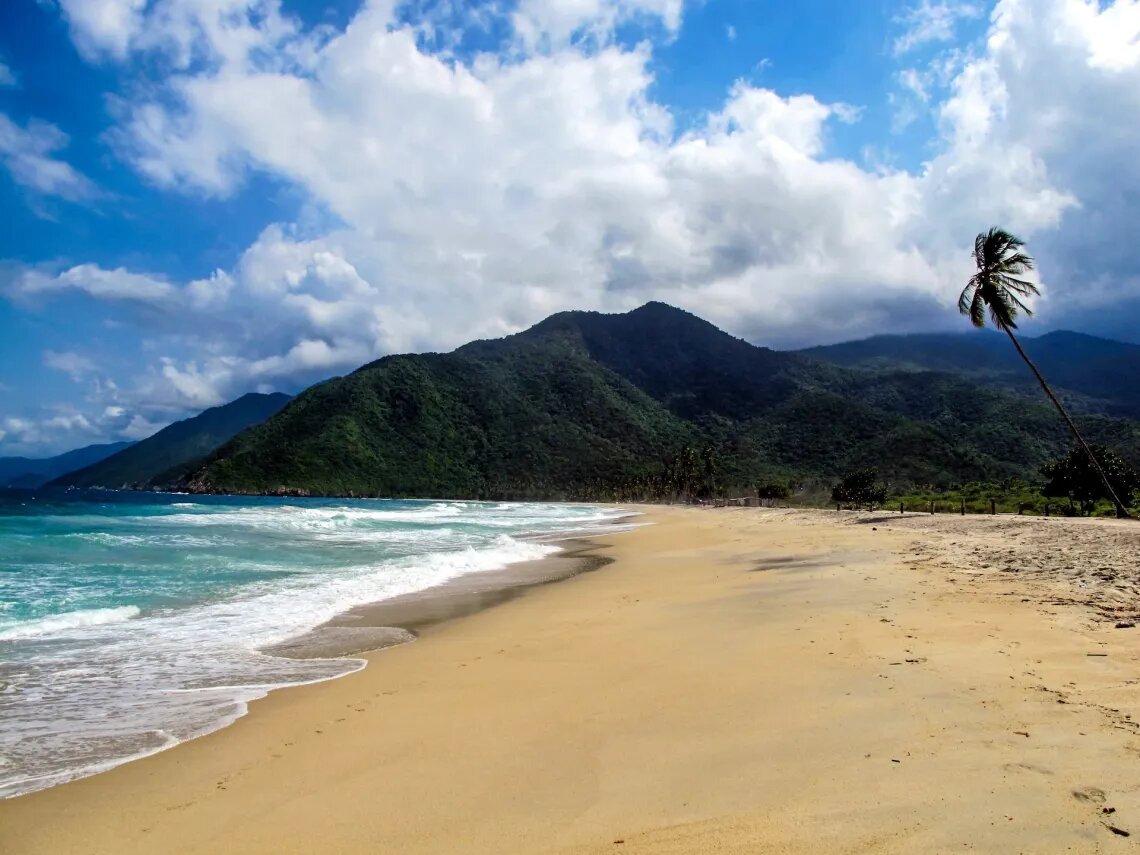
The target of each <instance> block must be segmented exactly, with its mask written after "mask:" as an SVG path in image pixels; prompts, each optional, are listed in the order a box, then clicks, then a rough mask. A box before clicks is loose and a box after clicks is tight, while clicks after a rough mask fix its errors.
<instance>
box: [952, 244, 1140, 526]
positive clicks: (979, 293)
mask: <svg viewBox="0 0 1140 855" xmlns="http://www.w3.org/2000/svg"><path fill="white" fill-rule="evenodd" d="M1024 246H1025V242H1024V241H1022V240H1019V239H1018V238H1016V237H1014V236H1013V235H1011V234H1010V233H1009V232H1007V231H1005V230H1003V229H999V228H997V227H994V228H991V229H990V230H989V231H988V232H982V233H981V234H980V235H978V237H977V238H976V239H975V240H974V263H975V264H976V265H977V267H978V272H977V273H975V274H974V275H973V276H972V277H971V278H970V281H969V282H968V283H966V287H965V288H964V289H963V290H962V296H961V297H959V298H958V311H960V312H961V313H962V314H963V315H969V316H970V321H971V323H973V325H974V326H976V327H984V326H985V325H986V311H987V310H988V311H989V315H990V319H991V320H992V321H993V324H994V326H995V327H997V328H998V329H999V330H1001V331H1002V332H1004V333H1005V334H1006V335H1007V336H1009V340H1010V341H1012V342H1013V346H1014V347H1015V348H1017V352H1018V354H1019V355H1020V356H1021V358H1022V359H1024V360H1025V364H1026V365H1028V366H1029V370H1030V371H1032V372H1033V376H1034V377H1036V378H1037V382H1038V383H1040V384H1041V388H1042V389H1044V390H1045V394H1046V395H1048V396H1049V400H1050V401H1052V402H1053V406H1054V407H1056V408H1057V412H1059V413H1060V414H1061V418H1063V419H1064V420H1065V424H1067V425H1068V426H1069V430H1071V431H1072V432H1073V437H1074V438H1075V439H1076V440H1077V444H1078V445H1079V446H1080V447H1081V449H1082V450H1083V451H1084V453H1085V455H1086V456H1087V457H1088V459H1089V463H1090V464H1091V465H1092V467H1093V469H1094V470H1096V473H1097V475H1099V476H1100V479H1101V480H1102V481H1103V482H1104V487H1105V489H1106V490H1107V491H1108V495H1109V496H1110V497H1111V498H1112V504H1113V505H1115V506H1116V515H1117V516H1118V517H1121V518H1124V517H1127V516H1128V511H1127V510H1126V509H1125V507H1124V504H1123V503H1122V502H1121V501H1120V499H1119V498H1117V495H1116V491H1115V490H1113V489H1112V484H1111V483H1110V482H1109V480H1108V476H1106V475H1105V474H1104V470H1103V469H1102V468H1101V465H1100V462H1099V461H1098V460H1097V459H1096V456H1095V455H1094V454H1093V453H1092V450H1091V449H1090V448H1089V446H1088V443H1086V442H1085V440H1084V437H1082V436H1081V433H1080V431H1078V430H1077V426H1076V425H1075V424H1074V423H1073V420H1072V418H1070V417H1069V414H1068V413H1067V412H1065V408H1064V407H1063V406H1061V402H1060V401H1059V400H1057V396H1056V395H1054V394H1053V390H1052V389H1050V388H1049V384H1048V383H1046V382H1045V378H1044V377H1043V376H1041V372H1040V371H1039V370H1038V368H1037V366H1036V365H1034V364H1033V360H1032V359H1030V358H1029V356H1028V355H1027V354H1026V353H1025V351H1024V350H1023V349H1022V347H1021V342H1019V341H1018V340H1017V336H1015V335H1014V334H1013V331H1014V330H1015V329H1017V315H1018V312H1024V313H1025V314H1026V315H1032V314H1033V311H1032V310H1031V309H1030V308H1029V306H1027V305H1026V304H1025V301H1026V300H1028V299H1029V298H1031V297H1035V296H1037V294H1038V293H1040V292H1039V291H1038V290H1037V286H1036V285H1034V284H1033V283H1032V282H1030V281H1029V280H1027V279H1023V278H1022V276H1023V275H1024V274H1025V273H1026V272H1027V271H1029V270H1032V269H1033V259H1032V258H1031V257H1029V256H1028V255H1026V254H1025V253H1024V252H1022V251H1021V250H1022V247H1024Z"/></svg>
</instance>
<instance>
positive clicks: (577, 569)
mask: <svg viewBox="0 0 1140 855" xmlns="http://www.w3.org/2000/svg"><path fill="white" fill-rule="evenodd" d="M637 516H638V514H636V513H628V514H623V515H621V516H617V517H613V518H611V519H607V520H605V521H604V523H603V524H600V525H599V524H598V523H595V524H593V527H589V526H587V527H585V528H576V529H570V530H567V531H565V532H557V533H553V534H552V533H534V534H530V535H526V534H524V535H515V537H517V538H519V539H521V540H524V541H532V542H539V543H543V544H545V545H549V546H552V547H555V548H557V549H558V550H559V551H558V552H554V553H551V554H548V555H545V556H542V557H541V558H535V559H530V560H524V561H513V562H511V563H508V564H505V565H503V566H501V567H498V568H496V569H494V570H485V571H471V572H467V573H464V574H462V575H460V576H457V577H455V578H453V579H449V580H447V581H445V582H442V583H439V584H435V585H432V586H430V587H428V588H424V589H421V590H418V591H413V592H410V593H407V594H400V595H397V596H395V597H392V598H390V599H387V600H379V601H373V602H364V603H360V604H357V605H356V606H353V607H351V608H349V609H347V610H346V611H343V612H341V613H339V614H337V615H335V616H334V617H333V618H332V619H330V620H328V621H325V622H324V623H322V624H319V625H317V626H315V627H313V628H312V629H310V630H308V631H307V632H304V633H301V634H300V635H297V636H293V637H291V638H288V639H285V640H284V641H281V642H278V643H276V644H272V645H268V646H266V647H263V648H259V651H258V652H260V653H263V654H266V655H269V656H274V657H278V658H281V659H286V660H288V659H295V660H305V659H324V660H330V661H334V660H343V662H344V670H342V671H341V672H340V673H336V674H331V675H329V676H322V677H317V678H315V679H308V680H299V681H295V682H284V683H279V684H273V685H268V684H267V685H265V686H252V685H251V686H249V687H248V688H249V689H250V690H261V691H262V693H261V694H260V695H258V696H255V697H252V698H249V699H247V700H242V701H241V702H240V703H239V704H238V705H237V711H236V712H234V713H233V714H232V715H229V716H226V717H225V718H224V719H221V720H219V721H217V722H215V723H212V724H211V725H209V726H207V727H205V728H203V729H202V730H200V731H198V732H196V733H193V734H191V735H189V736H184V737H182V738H175V737H172V736H170V737H168V740H169V741H168V742H167V743H166V744H164V745H161V746H157V747H154V748H149V749H146V750H144V751H140V752H139V753H136V754H131V755H124V756H109V757H106V758H105V759H101V760H99V761H97V762H94V763H92V764H91V765H89V766H85V767H83V768H82V769H78V770H76V771H75V772H74V773H73V775H74V776H73V777H72V776H69V775H70V774H72V773H66V772H56V773H49V774H46V775H43V776H41V777H42V779H44V780H52V781H53V783H50V784H47V785H46V786H37V787H35V788H33V789H29V790H25V791H24V792H20V793H17V794H12V795H7V796H4V797H2V798H0V804H3V803H5V802H11V801H13V800H17V799H21V798H25V797H28V796H31V795H35V794H37V793H42V792H46V791H48V790H52V789H55V788H57V787H61V786H66V785H68V784H72V783H75V782H77V781H83V780H87V779H89V778H92V777H97V776H100V775H104V774H106V773H108V772H110V771H112V770H115V769H117V768H120V767H122V766H125V765H129V764H132V763H137V762H140V761H144V760H147V759H149V758H152V757H155V756H157V755H159V754H164V753H167V752H169V751H172V750H175V749H177V748H179V747H181V746H183V745H187V744H189V743H192V742H195V741H198V740H201V739H205V738H208V737H210V736H212V735H213V734H215V733H218V732H219V731H222V730H225V729H226V728H229V727H232V726H233V725H234V724H235V723H237V722H238V721H241V720H242V719H244V718H246V717H248V716H249V714H250V711H251V709H253V708H254V706H255V705H256V704H258V703H259V702H262V701H264V700H265V699H266V698H268V697H270V696H271V695H272V694H274V693H277V692H280V691H284V690H290V689H298V688H304V687H309V686H315V685H320V684H323V683H328V682H332V681H335V680H340V679H342V678H345V677H349V676H351V675H353V674H355V673H357V672H359V671H362V670H364V669H365V668H367V667H368V665H369V664H370V660H369V659H368V658H367V656H365V654H375V653H379V652H380V651H382V650H384V649H386V648H388V647H392V646H395V645H400V644H406V643H409V642H411V641H414V640H416V639H417V638H418V637H419V636H420V635H421V634H422V633H423V632H424V631H427V630H429V629H430V628H431V627H433V626H435V625H438V624H440V623H443V622H446V621H448V620H453V619H458V618H461V617H465V616H468V615H472V614H476V613H478V612H479V611H482V610H484V609H487V608H492V607H494V606H496V605H499V604H500V603H504V602H508V601H510V600H512V599H514V598H516V597H519V596H522V595H523V594H525V592H526V591H527V590H529V589H530V588H533V587H536V586H541V585H546V584H552V583H554V582H558V581H562V580H565V579H569V578H572V577H573V576H576V575H578V574H579V573H584V572H590V571H592V570H595V569H598V568H599V567H601V566H604V565H605V564H606V563H609V559H606V558H603V557H601V556H598V555H595V554H592V553H591V550H592V549H593V548H594V547H595V544H594V543H593V542H592V540H593V539H594V538H598V537H602V536H607V535H610V534H613V533H617V532H620V531H621V530H624V529H623V528H622V527H629V526H632V525H635V523H633V520H635V519H636V517H637ZM36 780H40V778H28V779H25V781H24V783H31V782H33V781H36Z"/></svg>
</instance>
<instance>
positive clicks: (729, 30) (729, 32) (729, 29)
mask: <svg viewBox="0 0 1140 855" xmlns="http://www.w3.org/2000/svg"><path fill="white" fill-rule="evenodd" d="M724 35H725V37H726V38H727V39H728V40H729V41H730V42H734V41H736V27H734V26H732V24H729V25H728V26H726V27H725V28H724Z"/></svg>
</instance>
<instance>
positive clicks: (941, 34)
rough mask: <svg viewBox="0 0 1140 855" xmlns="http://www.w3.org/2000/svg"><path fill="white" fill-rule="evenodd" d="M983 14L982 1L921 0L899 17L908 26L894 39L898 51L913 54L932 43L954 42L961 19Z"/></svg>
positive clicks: (896, 51) (898, 53) (900, 21)
mask: <svg viewBox="0 0 1140 855" xmlns="http://www.w3.org/2000/svg"><path fill="white" fill-rule="evenodd" d="M981 15H982V7H981V4H980V3H976V2H964V0H919V2H918V3H917V4H916V5H914V6H911V7H910V8H909V9H907V10H906V12H905V13H903V14H902V15H901V16H900V17H899V19H898V20H899V23H901V24H902V25H903V26H905V28H906V29H905V31H904V32H903V33H902V34H901V35H899V36H898V37H897V38H896V39H895V41H894V51H895V54H896V55H901V54H905V53H910V52H911V51H913V50H915V49H916V48H918V47H921V46H923V45H927V44H930V43H932V42H948V41H951V40H952V39H953V38H954V36H955V32H956V31H957V28H958V22H959V21H962V20H964V19H970V18H978V17H981Z"/></svg>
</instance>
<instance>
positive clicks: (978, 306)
mask: <svg viewBox="0 0 1140 855" xmlns="http://www.w3.org/2000/svg"><path fill="white" fill-rule="evenodd" d="M970 323H972V324H973V325H974V326H976V327H978V328H981V327H984V326H985V325H986V301H985V298H984V297H983V296H982V290H981V289H980V288H979V289H977V290H976V291H974V299H973V300H971V301H970Z"/></svg>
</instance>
